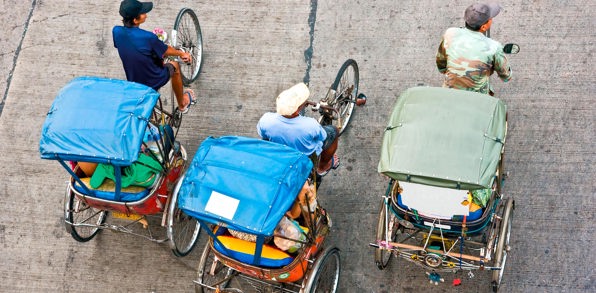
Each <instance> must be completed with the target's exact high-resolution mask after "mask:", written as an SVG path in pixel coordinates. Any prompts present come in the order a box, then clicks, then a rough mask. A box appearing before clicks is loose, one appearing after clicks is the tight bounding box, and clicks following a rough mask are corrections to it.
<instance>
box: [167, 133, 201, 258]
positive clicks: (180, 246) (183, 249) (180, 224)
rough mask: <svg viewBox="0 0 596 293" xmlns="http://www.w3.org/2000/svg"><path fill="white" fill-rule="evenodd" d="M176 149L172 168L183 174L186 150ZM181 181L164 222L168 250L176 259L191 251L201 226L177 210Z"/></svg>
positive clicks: (195, 220)
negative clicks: (168, 244) (170, 250)
mask: <svg viewBox="0 0 596 293" xmlns="http://www.w3.org/2000/svg"><path fill="white" fill-rule="evenodd" d="M177 149H178V150H177V151H175V152H176V155H175V157H174V158H173V159H172V162H174V163H173V164H172V166H173V168H178V170H177V171H178V172H184V169H185V165H186V160H187V155H186V150H185V149H184V147H183V146H181V145H180V146H179V147H177ZM173 153H174V152H173ZM170 171H171V172H173V169H170ZM183 179H184V177H182V178H178V179H177V180H178V183H177V184H176V187H175V188H174V190H173V192H172V194H171V197H170V201H169V204H168V217H167V222H166V223H167V224H166V230H167V233H168V239H169V242H170V248H171V249H172V252H173V253H174V255H176V256H178V257H182V256H186V255H188V254H189V253H190V252H191V251H192V249H193V248H194V247H195V245H196V243H197V239H198V238H199V234H200V232H201V224H200V223H199V222H198V221H197V219H195V218H193V217H191V216H189V215H187V214H185V213H184V212H183V211H182V210H181V209H179V208H178V191H179V190H180V184H181V183H182V181H183ZM175 180H176V179H175Z"/></svg>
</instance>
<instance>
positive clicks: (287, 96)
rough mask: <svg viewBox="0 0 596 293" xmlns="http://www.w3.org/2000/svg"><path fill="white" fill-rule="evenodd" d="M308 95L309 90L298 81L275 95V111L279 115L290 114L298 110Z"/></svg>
mask: <svg viewBox="0 0 596 293" xmlns="http://www.w3.org/2000/svg"><path fill="white" fill-rule="evenodd" d="M309 96H310V91H309V90H308V87H307V86H306V84H304V83H299V84H296V85H294V86H293V87H291V88H289V89H287V90H285V91H283V92H281V94H279V96H277V100H276V103H277V113H278V114H280V115H292V114H294V113H295V112H296V110H298V108H299V107H300V105H302V104H303V103H304V102H305V101H306V100H307V99H308V97H309Z"/></svg>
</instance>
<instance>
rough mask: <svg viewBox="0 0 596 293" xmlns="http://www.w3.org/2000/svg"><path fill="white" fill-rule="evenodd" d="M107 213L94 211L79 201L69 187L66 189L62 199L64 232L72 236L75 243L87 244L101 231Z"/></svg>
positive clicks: (98, 210) (94, 209)
mask: <svg viewBox="0 0 596 293" xmlns="http://www.w3.org/2000/svg"><path fill="white" fill-rule="evenodd" d="M107 216H108V212H107V211H105V210H100V209H96V208H93V207H90V206H89V205H87V204H86V203H85V202H84V201H81V200H80V199H79V198H78V197H77V196H75V194H74V192H72V190H70V187H67V188H66V196H65V198H64V224H65V228H66V231H67V232H68V233H70V235H72V238H74V239H75V240H76V241H79V242H87V241H89V240H91V239H93V237H95V235H97V233H99V231H101V229H100V228H99V227H100V226H101V225H102V224H103V223H105V221H106V218H107Z"/></svg>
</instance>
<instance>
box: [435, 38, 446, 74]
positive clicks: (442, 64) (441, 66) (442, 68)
mask: <svg viewBox="0 0 596 293" xmlns="http://www.w3.org/2000/svg"><path fill="white" fill-rule="evenodd" d="M443 42H444V40H441V44H440V45H439V49H438V50H437V56H436V59H437V60H436V62H437V69H438V70H439V72H440V73H445V72H447V52H446V51H445V46H443Z"/></svg>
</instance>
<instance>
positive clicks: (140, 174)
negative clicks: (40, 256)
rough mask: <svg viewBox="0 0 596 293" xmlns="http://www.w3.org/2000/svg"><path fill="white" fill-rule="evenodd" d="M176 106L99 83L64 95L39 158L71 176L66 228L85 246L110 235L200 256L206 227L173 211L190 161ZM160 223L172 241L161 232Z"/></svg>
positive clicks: (81, 83) (71, 87)
mask: <svg viewBox="0 0 596 293" xmlns="http://www.w3.org/2000/svg"><path fill="white" fill-rule="evenodd" d="M170 103H171V107H172V108H171V110H170V109H168V107H166V106H164V103H163V102H162V100H161V98H160V95H159V93H158V92H156V91H155V90H153V89H151V88H150V87H147V86H144V85H141V84H138V83H133V82H128V81H123V80H116V79H108V78H100V77H78V78H75V79H73V80H72V81H70V82H69V83H68V84H67V85H66V86H64V87H63V88H62V89H61V90H60V92H59V93H58V95H57V97H56V99H55V100H54V102H53V104H52V106H51V108H50V110H49V112H48V114H47V118H46V121H45V123H44V125H43V129H42V135H41V140H40V153H41V158H42V159H49V160H57V161H58V162H59V163H60V164H61V165H62V166H63V167H64V169H66V170H67V172H68V173H69V174H70V176H71V177H70V179H69V180H68V183H67V187H66V194H65V199H64V223H65V226H66V230H67V231H68V232H69V233H70V234H71V235H72V237H73V238H74V239H76V240H77V241H80V242H86V241H89V240H91V239H92V238H93V237H95V235H96V234H97V233H98V232H99V231H101V230H102V229H110V230H113V231H117V232H125V233H130V234H134V235H137V236H142V237H144V238H146V239H149V240H151V241H155V242H158V243H163V242H166V241H169V243H170V247H171V249H172V251H173V252H174V254H175V255H177V256H184V255H186V254H188V253H189V252H190V251H191V250H192V249H193V247H194V245H195V243H196V241H197V238H198V236H199V232H200V225H199V223H198V222H197V221H196V220H195V219H194V218H192V217H189V216H187V215H186V214H184V212H182V211H181V210H180V209H178V208H177V207H176V205H173V204H172V202H175V198H172V190H173V188H174V186H175V184H176V183H177V181H178V178H179V176H180V175H181V174H182V173H183V172H184V170H185V168H186V165H187V154H186V150H185V149H184V147H183V146H182V145H181V144H180V143H179V142H178V141H176V135H177V132H178V126H179V125H180V120H181V115H180V113H179V112H176V111H174V108H173V107H175V106H174V105H175V102H173V101H170ZM69 162H74V163H73V164H72V165H69ZM89 166H91V167H89ZM94 168H95V170H93V169H94ZM108 214H111V217H108ZM108 218H110V219H109V220H108ZM154 222H159V223H160V225H161V226H163V227H165V228H166V230H167V231H166V232H167V233H166V234H167V237H165V238H164V237H159V236H158V235H156V234H155V233H154V231H153V230H152V229H151V227H152V226H153V225H154V224H155V223H154ZM135 223H141V224H142V226H143V227H142V228H140V226H141V225H138V224H137V225H135ZM139 230H140V231H139Z"/></svg>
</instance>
